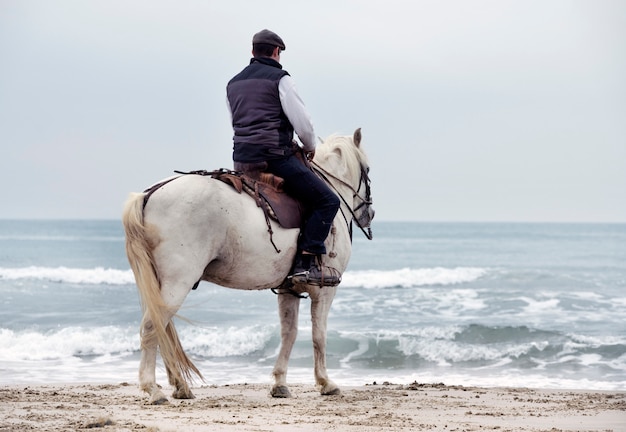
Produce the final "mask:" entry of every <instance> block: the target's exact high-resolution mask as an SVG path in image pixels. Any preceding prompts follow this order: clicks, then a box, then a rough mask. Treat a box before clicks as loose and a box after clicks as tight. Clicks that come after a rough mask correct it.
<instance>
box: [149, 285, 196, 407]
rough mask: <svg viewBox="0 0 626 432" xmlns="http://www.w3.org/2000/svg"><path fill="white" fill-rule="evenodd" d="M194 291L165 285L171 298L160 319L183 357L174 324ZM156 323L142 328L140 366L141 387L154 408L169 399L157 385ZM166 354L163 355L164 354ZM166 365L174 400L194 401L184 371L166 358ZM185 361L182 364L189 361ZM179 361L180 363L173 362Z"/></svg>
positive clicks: (165, 290) (168, 337) (164, 289)
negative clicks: (177, 313)
mask: <svg viewBox="0 0 626 432" xmlns="http://www.w3.org/2000/svg"><path fill="white" fill-rule="evenodd" d="M189 290H190V287H189V288H184V287H181V288H179V289H178V290H176V289H173V288H172V287H169V285H168V284H165V283H164V284H163V285H162V289H161V293H162V294H164V293H167V295H164V296H163V298H164V299H167V301H166V309H165V311H162V315H161V317H160V319H161V320H162V324H163V325H165V326H166V338H167V339H169V341H170V343H171V344H172V345H173V346H174V347H175V348H176V349H177V350H178V352H179V353H181V354H182V355H183V356H184V354H183V351H182V347H181V346H180V341H179V340H178V335H177V333H176V330H175V328H174V323H173V322H172V321H171V319H172V317H173V316H174V314H175V313H176V312H177V311H178V309H179V308H180V306H181V305H182V303H183V301H184V299H185V297H186V295H187V294H188V292H189ZM153 327H154V326H153V324H152V321H151V320H149V319H145V317H144V320H143V322H142V327H141V362H140V364H139V385H140V387H141V389H142V390H144V391H145V392H147V393H148V394H149V395H150V400H149V402H150V403H151V404H153V405H159V404H163V403H167V397H166V396H165V395H164V394H163V392H162V391H161V389H160V387H159V385H158V384H157V383H156V377H155V368H156V355H157V347H158V340H157V335H156V333H155V331H154V328H153ZM162 354H163V353H162ZM162 357H163V363H164V365H165V369H166V371H167V375H168V379H169V382H170V384H171V385H172V386H173V387H174V391H173V393H172V397H174V398H176V399H193V398H194V395H193V393H192V392H191V390H190V388H189V384H188V383H187V381H186V380H185V379H184V377H183V376H182V375H181V374H180V373H179V370H180V368H178V367H176V366H177V365H176V364H172V362H170V361H168V360H167V359H166V358H165V357H164V356H162ZM185 360H186V357H185V358H184V359H181V361H185ZM173 361H176V360H173Z"/></svg>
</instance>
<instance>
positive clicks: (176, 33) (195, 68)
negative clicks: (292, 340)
mask: <svg viewBox="0 0 626 432" xmlns="http://www.w3.org/2000/svg"><path fill="white" fill-rule="evenodd" d="M263 28H269V29H271V30H273V31H275V32H277V33H278V34H280V35H281V36H282V38H283V39H284V40H285V42H286V45H287V50H286V52H285V53H284V54H283V55H282V56H281V57H282V63H283V66H284V68H285V69H286V70H288V71H289V72H290V73H291V75H292V76H293V77H294V79H295V80H296V83H297V86H298V89H299V91H300V93H301V96H302V97H303V99H304V101H305V104H306V105H307V107H308V109H309V111H310V112H311V115H312V117H313V120H314V124H315V127H316V132H317V134H318V135H320V136H322V137H325V136H328V135H330V134H332V133H340V134H351V133H352V132H353V130H354V129H356V128H357V127H362V128H363V139H364V146H365V148H366V150H367V152H368V154H369V157H370V162H371V169H372V171H371V177H372V181H373V185H372V187H373V196H374V203H375V208H376V211H377V219H378V220H387V221H389V220H413V221H566V222H570V221H594V222H626V193H625V190H626V78H625V77H626V2H625V1H622V0H615V1H606V0H587V1H564V0H552V1H544V0H541V1H537V0H520V1H506V0H493V1H468V0H457V1H454V0H442V1H435V0H432V1H420V0H411V1H409V0H407V1H397V0H388V1H385V2H380V1H369V0H361V1H341V0H332V1H330V0H317V1H315V2H296V1H292V0H281V1H277V0H268V1H263V2H260V1H252V0H250V1H242V0H229V1H219V2H218V1H189V0H178V1H163V0H156V1H152V0H142V1H132V0H130V1H128V0H123V1H122V0H90V1H85V0H57V1H54V0H51V1H45V0H41V1H31V0H0V145H1V147H2V156H1V157H0V176H1V177H0V178H1V179H2V187H1V188H0V203H1V204H0V218H107V219H108V218H119V217H120V213H121V208H122V205H123V202H124V200H125V199H126V196H127V194H128V193H129V192H131V191H139V190H142V189H143V188H145V187H147V186H149V185H150V184H152V183H154V182H156V181H157V180H159V179H161V178H163V177H166V176H169V175H171V174H172V171H173V170H175V169H178V170H193V169H215V168H220V167H230V166H231V160H230V157H231V148H232V142H231V136H232V132H231V128H230V124H229V118H228V113H227V109H226V105H225V86H226V83H227V81H228V80H229V79H230V78H231V77H232V76H233V75H234V74H236V73H237V72H238V71H239V70H240V69H242V68H243V67H244V66H245V65H246V64H247V63H248V61H249V58H250V49H251V46H250V45H251V38H252V35H253V34H254V33H255V32H257V31H258V30H261V29H263Z"/></svg>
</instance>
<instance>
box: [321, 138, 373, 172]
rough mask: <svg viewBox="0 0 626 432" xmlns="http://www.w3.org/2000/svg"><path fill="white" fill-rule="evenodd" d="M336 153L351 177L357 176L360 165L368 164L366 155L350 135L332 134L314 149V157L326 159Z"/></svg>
mask: <svg viewBox="0 0 626 432" xmlns="http://www.w3.org/2000/svg"><path fill="white" fill-rule="evenodd" d="M332 154H337V156H339V158H340V159H341V160H342V161H343V162H344V164H345V166H346V168H347V169H348V170H349V174H350V176H351V177H354V176H356V177H358V176H360V173H361V167H362V166H368V161H367V156H366V155H365V153H364V152H363V150H362V149H361V147H360V146H359V147H357V146H356V145H355V144H354V140H353V137H352V136H351V135H347V136H343V135H336V134H333V135H331V136H329V137H328V138H326V139H325V140H323V141H322V143H321V145H319V146H317V149H316V150H315V159H318V158H319V159H320V160H322V159H326V158H329V157H330V156H332Z"/></svg>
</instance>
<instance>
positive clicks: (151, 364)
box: [139, 319, 168, 405]
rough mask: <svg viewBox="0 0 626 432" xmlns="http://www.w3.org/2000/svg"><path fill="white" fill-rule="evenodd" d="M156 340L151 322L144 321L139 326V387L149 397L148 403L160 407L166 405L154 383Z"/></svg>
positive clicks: (165, 398) (165, 400)
mask: <svg viewBox="0 0 626 432" xmlns="http://www.w3.org/2000/svg"><path fill="white" fill-rule="evenodd" d="M156 357H157V338H156V334H155V333H154V330H153V325H152V321H150V320H146V319H144V320H143V322H142V324H141V361H140V363H139V387H140V388H141V389H142V390H143V391H145V392H146V393H148V394H149V395H150V400H149V403H151V404H152V405H161V404H164V403H168V401H167V397H166V396H165V395H164V394H163V392H162V391H161V389H160V387H159V386H158V385H157V383H156V375H155V370H156Z"/></svg>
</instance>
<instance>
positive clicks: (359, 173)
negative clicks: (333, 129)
mask: <svg viewBox="0 0 626 432" xmlns="http://www.w3.org/2000/svg"><path fill="white" fill-rule="evenodd" d="M323 144H324V145H322V146H320V147H319V150H318V151H317V152H316V155H315V162H318V161H319V165H318V164H315V165H317V166H318V167H320V168H321V171H322V175H324V174H328V175H329V176H330V177H332V179H335V180H336V181H338V182H339V183H340V184H338V185H335V188H339V189H341V188H347V189H348V190H349V191H350V192H351V193H352V203H349V202H347V200H348V199H349V198H348V197H347V196H343V195H342V199H343V202H344V203H345V204H346V206H348V207H350V212H351V214H352V219H353V220H354V222H356V224H357V225H358V226H359V228H361V229H362V230H363V233H364V234H365V235H366V236H367V238H368V239H370V240H371V239H372V230H371V228H370V224H371V222H372V219H374V213H375V212H374V209H373V208H372V194H371V187H370V178H369V169H370V168H369V163H368V161H367V156H366V155H365V152H364V151H363V149H362V148H361V129H360V128H359V129H357V130H356V131H355V132H354V134H353V135H352V136H351V137H350V136H346V137H342V136H332V137H330V138H329V139H327V140H326V141H324V143H323ZM332 179H327V181H329V182H330V183H333V181H332ZM340 195H341V194H340Z"/></svg>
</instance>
